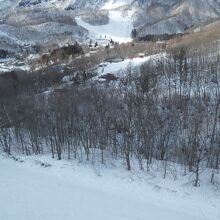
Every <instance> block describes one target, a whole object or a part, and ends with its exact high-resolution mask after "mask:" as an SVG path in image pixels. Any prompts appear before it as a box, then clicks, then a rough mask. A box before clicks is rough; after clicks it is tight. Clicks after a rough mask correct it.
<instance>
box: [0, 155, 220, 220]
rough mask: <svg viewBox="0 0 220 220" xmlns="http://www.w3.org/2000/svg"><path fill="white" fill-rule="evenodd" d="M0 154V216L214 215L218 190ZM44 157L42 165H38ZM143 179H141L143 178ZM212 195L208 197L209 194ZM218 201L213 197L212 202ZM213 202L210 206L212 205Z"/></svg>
mask: <svg viewBox="0 0 220 220" xmlns="http://www.w3.org/2000/svg"><path fill="white" fill-rule="evenodd" d="M20 161H23V163H21V162H19V161H18V162H16V161H13V160H12V159H6V158H3V157H2V156H1V159H0V173H1V181H0V189H1V190H0V198H1V199H0V206H1V212H0V219H5V220H6V219H7V220H18V219H19V220H30V219H32V220H39V219H43V220H60V219H64V220H71V219H77V220H87V219H91V220H103V219H106V220H112V219H114V220H134V219H135V220H145V219H156V220H186V219H187V220H218V219H219V217H220V211H219V210H220V207H219V204H220V203H219V198H218V195H217V194H216V195H214V192H211V191H209V190H206V191H205V192H203V191H202V189H190V187H188V186H187V185H184V179H181V180H178V181H177V182H176V183H173V182H172V180H171V181H169V180H163V179H161V178H160V177H159V176H157V177H154V176H153V175H151V174H146V173H138V174H135V173H133V174H132V173H130V174H129V173H123V174H122V173H121V171H120V169H116V168H112V169H106V168H101V167H96V168H95V169H94V168H92V167H91V166H89V165H87V166H82V165H80V164H77V163H76V162H68V161H63V162H58V161H55V160H50V159H48V158H47V157H33V158H29V159H27V158H23V159H22V160H20ZM41 162H44V163H45V162H47V165H48V167H43V166H40V164H41ZM143 179H144V181H143ZM210 196H212V198H211V197H210ZM217 201H218V202H217ZM214 204H216V205H214Z"/></svg>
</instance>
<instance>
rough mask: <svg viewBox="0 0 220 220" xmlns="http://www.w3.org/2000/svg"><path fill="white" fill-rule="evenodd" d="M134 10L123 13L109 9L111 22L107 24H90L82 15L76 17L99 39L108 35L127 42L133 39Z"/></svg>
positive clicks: (78, 21)
mask: <svg viewBox="0 0 220 220" xmlns="http://www.w3.org/2000/svg"><path fill="white" fill-rule="evenodd" d="M132 14H133V12H132V11H130V12H129V13H128V14H126V15H125V14H123V12H122V11H116V10H112V11H109V23H108V24H107V25H90V24H88V23H86V22H84V21H83V20H82V19H81V17H76V21H77V24H78V25H80V26H82V27H84V28H86V29H87V30H88V31H89V32H90V35H91V38H93V39H98V38H100V36H102V37H103V36H106V37H107V38H111V39H112V40H114V41H116V42H119V43H125V42H130V41H132V38H131V31H132V29H133V18H132Z"/></svg>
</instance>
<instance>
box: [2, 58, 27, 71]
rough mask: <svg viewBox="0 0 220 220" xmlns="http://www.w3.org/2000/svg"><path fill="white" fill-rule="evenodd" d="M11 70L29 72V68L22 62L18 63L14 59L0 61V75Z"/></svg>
mask: <svg viewBox="0 0 220 220" xmlns="http://www.w3.org/2000/svg"><path fill="white" fill-rule="evenodd" d="M12 70H23V71H28V70H30V66H29V65H27V64H26V63H24V62H20V61H18V60H16V59H15V58H6V59H0V73H1V72H10V71H12Z"/></svg>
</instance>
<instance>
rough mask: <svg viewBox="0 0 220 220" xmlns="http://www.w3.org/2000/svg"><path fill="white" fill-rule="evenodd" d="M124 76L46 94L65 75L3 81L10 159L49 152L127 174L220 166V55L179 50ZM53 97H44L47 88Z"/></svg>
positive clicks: (0, 141)
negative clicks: (116, 165)
mask: <svg viewBox="0 0 220 220" xmlns="http://www.w3.org/2000/svg"><path fill="white" fill-rule="evenodd" d="M125 72H126V74H125V77H122V78H120V79H117V80H114V81H111V80H109V81H106V82H105V83H102V84H100V83H98V82H96V81H94V80H92V79H90V80H83V81H81V82H80V83H78V84H73V85H71V86H69V87H68V88H65V87H63V88H62V89H59V90H55V91H54V92H49V90H50V88H51V87H52V86H54V85H57V84H59V82H60V81H61V76H60V75H59V74H55V75H52V74H50V73H42V74H39V75H34V74H24V73H23V74H20V75H19V74H15V73H11V74H5V75H1V77H0V105H1V106H0V147H1V148H2V149H3V150H4V151H5V152H7V153H8V154H17V153H19V154H24V155H32V154H45V153H50V154H51V156H52V157H53V158H57V159H58V160H61V159H63V158H68V159H71V158H77V159H79V160H80V161H85V160H88V161H91V162H92V163H102V164H106V163H107V162H108V161H111V160H117V158H120V159H123V160H124V161H125V164H126V169H127V170H131V169H132V160H133V159H134V160H137V161H138V163H139V165H140V169H147V170H150V169H151V165H152V164H153V163H154V162H155V161H162V162H164V177H166V167H167V164H168V163H169V162H174V163H178V164H181V165H182V166H183V168H184V172H185V173H187V172H192V173H195V182H194V185H195V186H197V185H198V184H199V175H200V172H201V169H206V168H210V169H212V170H213V172H212V173H210V176H211V177H212V180H213V179H214V174H215V172H217V171H218V170H219V164H220V116H219V108H220V87H219V86H220V84H219V83H220V81H219V76H220V75H219V74H220V56H219V55H217V54H216V55H212V56H211V57H210V56H208V55H207V53H206V54H203V53H200V52H198V51H193V50H186V49H184V48H180V49H178V50H177V49H175V50H173V51H171V52H169V53H166V54H165V55H161V56H158V59H156V60H152V61H149V62H147V63H145V64H144V65H142V66H141V67H140V69H139V68H132V67H130V68H128V69H127V70H125ZM46 90H48V92H44V93H43V92H41V91H46Z"/></svg>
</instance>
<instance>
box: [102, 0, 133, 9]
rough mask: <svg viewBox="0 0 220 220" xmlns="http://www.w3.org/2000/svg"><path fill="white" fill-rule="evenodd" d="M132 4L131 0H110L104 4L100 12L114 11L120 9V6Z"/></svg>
mask: <svg viewBox="0 0 220 220" xmlns="http://www.w3.org/2000/svg"><path fill="white" fill-rule="evenodd" d="M132 2H133V0H126V1H125V0H117V1H115V0H110V1H108V2H106V3H105V4H104V6H103V7H101V9H102V10H114V9H117V8H119V7H122V6H125V5H128V4H131V3H132Z"/></svg>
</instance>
